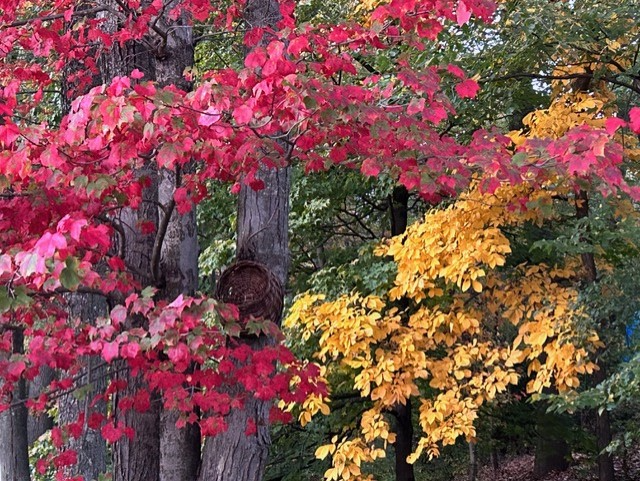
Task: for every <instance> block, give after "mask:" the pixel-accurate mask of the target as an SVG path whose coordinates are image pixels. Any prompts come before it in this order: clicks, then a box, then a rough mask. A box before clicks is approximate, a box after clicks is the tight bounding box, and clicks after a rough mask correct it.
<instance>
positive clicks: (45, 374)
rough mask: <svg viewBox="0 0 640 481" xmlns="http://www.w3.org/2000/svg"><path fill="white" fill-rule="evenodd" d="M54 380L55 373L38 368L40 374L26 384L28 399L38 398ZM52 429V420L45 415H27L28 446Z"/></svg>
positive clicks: (48, 368)
mask: <svg viewBox="0 0 640 481" xmlns="http://www.w3.org/2000/svg"><path fill="white" fill-rule="evenodd" d="M54 378H55V371H54V370H53V369H51V368H50V367H48V366H42V367H41V368H40V374H38V375H37V376H36V377H35V379H34V380H33V381H30V382H29V383H28V388H27V390H28V391H29V394H28V396H29V398H36V397H38V396H39V395H40V393H41V392H43V391H44V390H45V389H47V387H49V384H51V381H53V379H54ZM52 427H53V418H52V417H51V416H49V415H48V414H47V413H41V414H38V415H29V418H28V419H27V439H28V443H29V446H31V445H32V444H33V443H34V441H36V440H37V439H38V438H39V437H40V436H42V435H43V434H44V433H46V432H47V431H48V430H49V429H51V428H52Z"/></svg>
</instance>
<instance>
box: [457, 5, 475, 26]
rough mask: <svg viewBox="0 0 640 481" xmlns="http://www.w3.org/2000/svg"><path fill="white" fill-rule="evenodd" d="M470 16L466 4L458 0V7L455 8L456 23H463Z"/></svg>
mask: <svg viewBox="0 0 640 481" xmlns="http://www.w3.org/2000/svg"><path fill="white" fill-rule="evenodd" d="M470 18H471V10H469V8H467V5H466V4H465V3H464V2H463V1H462V0H460V1H459V2H458V8H457V9H456V21H457V22H458V25H464V24H465V23H467V22H468V21H469V19H470Z"/></svg>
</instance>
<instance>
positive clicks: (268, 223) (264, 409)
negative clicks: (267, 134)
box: [199, 168, 290, 481]
mask: <svg viewBox="0 0 640 481" xmlns="http://www.w3.org/2000/svg"><path fill="white" fill-rule="evenodd" d="M289 174H290V172H289V169H288V168H284V169H267V168H261V169H260V172H259V178H260V179H262V180H263V181H264V183H265V188H264V190H261V191H253V190H251V189H250V188H248V187H246V186H244V187H243V188H242V190H241V192H240V198H239V201H238V203H239V206H238V258H239V260H254V261H257V262H261V263H262V264H264V265H265V266H266V267H267V268H269V269H270V270H271V271H272V272H273V273H274V274H275V275H276V276H277V277H278V279H279V280H280V282H282V284H283V285H284V284H285V282H286V278H287V272H288V263H289V251H288V218H289V190H290V189H289V188H290V176H289ZM243 341H244V342H247V343H248V344H249V345H250V346H251V347H252V348H253V349H259V348H260V347H263V346H265V345H268V344H270V343H272V342H274V341H273V340H272V339H270V338H269V337H267V336H260V337H259V338H254V339H249V338H247V339H243ZM232 394H233V393H232ZM270 408H271V402H270V401H261V400H259V399H256V398H253V397H249V398H247V399H245V403H244V406H243V408H242V409H233V410H232V411H231V413H230V414H229V415H228V416H227V418H226V422H227V425H228V429H227V431H226V432H224V433H222V434H219V435H218V436H215V437H213V438H208V439H207V440H206V442H205V445H204V452H203V458H202V468H201V472H200V477H199V481H237V480H242V481H260V480H261V479H262V477H263V475H264V470H265V467H266V464H267V458H268V455H269V447H270V445H271V436H270V433H269V410H270ZM250 419H251V420H253V421H254V422H255V425H256V428H257V432H256V434H254V435H251V436H247V435H246V434H245V431H246V428H247V422H248V421H249V420H250Z"/></svg>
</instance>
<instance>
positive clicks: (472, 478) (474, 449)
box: [469, 441, 478, 481]
mask: <svg viewBox="0 0 640 481" xmlns="http://www.w3.org/2000/svg"><path fill="white" fill-rule="evenodd" d="M477 479H478V445H477V444H476V442H475V441H469V481H477Z"/></svg>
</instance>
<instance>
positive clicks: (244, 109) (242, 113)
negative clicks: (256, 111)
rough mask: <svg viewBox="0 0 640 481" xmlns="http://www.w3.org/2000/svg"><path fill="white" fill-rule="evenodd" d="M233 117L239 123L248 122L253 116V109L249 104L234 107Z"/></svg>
mask: <svg viewBox="0 0 640 481" xmlns="http://www.w3.org/2000/svg"><path fill="white" fill-rule="evenodd" d="M233 118H234V120H235V121H236V122H237V123H238V124H248V123H249V121H250V120H251V119H252V118H253V111H252V110H251V108H250V107H249V106H248V105H240V106H239V107H236V108H235V109H233Z"/></svg>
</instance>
